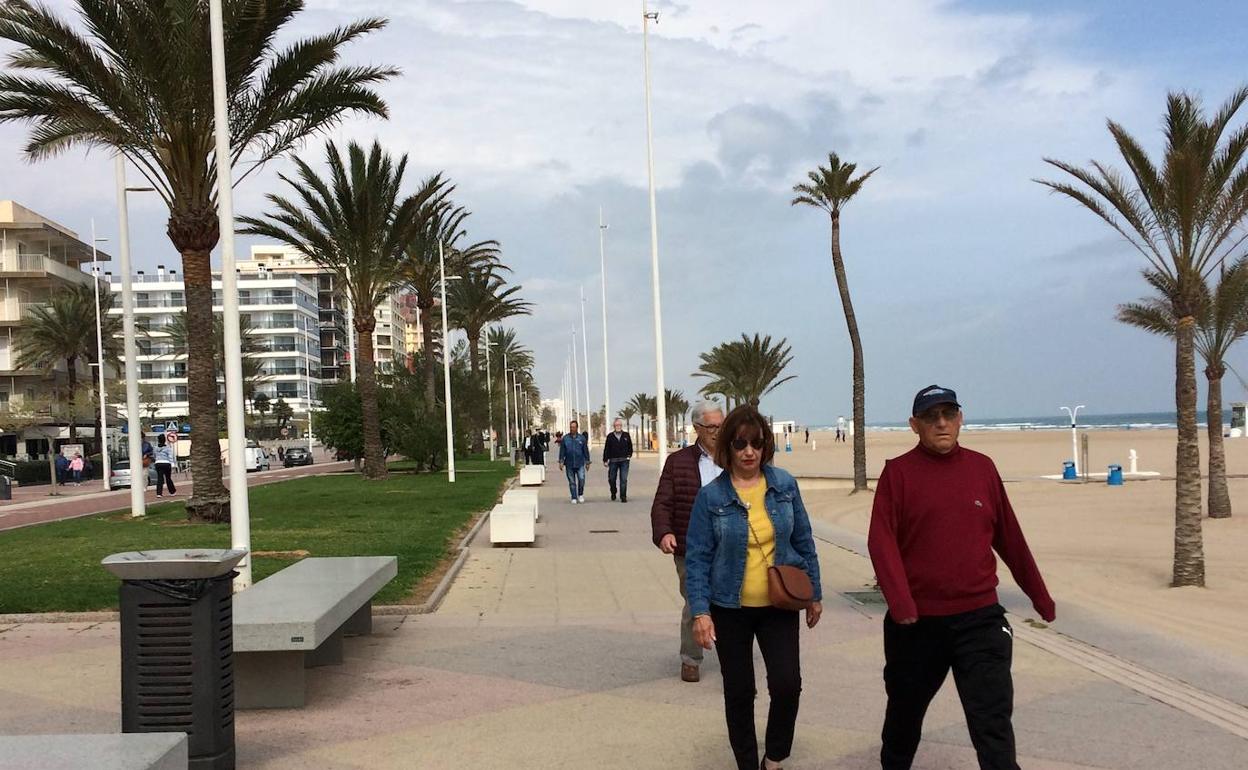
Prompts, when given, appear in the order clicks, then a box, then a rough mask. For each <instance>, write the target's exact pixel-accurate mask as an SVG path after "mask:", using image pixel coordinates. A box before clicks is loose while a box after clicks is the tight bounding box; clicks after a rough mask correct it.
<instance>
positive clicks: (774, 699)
mask: <svg viewBox="0 0 1248 770" xmlns="http://www.w3.org/2000/svg"><path fill="white" fill-rule="evenodd" d="M721 432H722V433H723V436H722V437H721V438H720V439H719V441H718V442H717V443H716V445H715V459H716V461H717V462H718V464H719V465H720V466H722V467H723V468H724V471H723V473H721V474H720V475H719V476H718V477H717V478H716V479H715V480H714V481H712V482H711V483H710V484H708V485H706V486H705V487H703V488H702V491H701V492H699V493H698V497H697V500H696V501H695V502H694V504H693V511H692V512H691V514H690V517H689V534H688V538H687V539H686V545H685V548H686V551H685V564H686V569H687V573H686V574H687V575H688V578H687V582H688V591H689V605H690V606H691V607H692V609H693V616H694V617H693V635H694V639H695V641H696V642H697V643H698V645H700V646H701V647H703V648H705V649H708V650H709V649H711V647H712V646H714V648H715V652H716V654H717V655H718V656H719V667H720V670H721V671H722V673H723V678H724V715H725V719H726V721H727V723H728V743H729V744H730V745H731V746H732V753H733V755H734V756H735V757H736V761H737V768H738V770H754V768H766V769H767V770H774V768H779V767H780V762H781V761H782V760H784V759H787V758H788V756H789V754H790V752H791V751H792V748H793V732H794V729H795V727H796V725H797V709H798V701H799V699H800V696H801V692H802V671H801V655H800V645H799V631H800V626H799V623H798V620H799V618H798V613H799V610H798V609H793V608H788V609H786V608H783V607H776V606H773V605H772V592H771V589H770V585H769V583H770V576H769V572H770V568H771V567H773V566H775V567H779V566H787V567H797V568H799V569H800V570H801V571H802V572H805V573H806V576H807V577H808V578H809V579H810V585H811V588H813V589H814V591H813V601H808V602H807V603H806V604H805V611H806V627H807V628H814V627H815V625H816V624H817V623H818V622H819V617H820V616H821V615H822V614H823V605H822V604H821V603H820V602H821V601H822V599H823V595H822V591H821V589H820V582H819V556H818V554H817V553H816V552H815V538H814V535H813V533H812V532H811V527H810V518H809V516H808V515H807V513H806V507H805V506H804V505H803V504H802V495H801V492H800V491H799V490H798V486H797V481H796V480H795V479H794V478H793V476H791V475H790V474H789V473H788V472H787V471H784V470H782V469H780V468H777V467H775V466H774V465H772V464H771V463H772V459H773V458H774V457H775V454H776V440H775V436H774V434H773V433H772V431H771V428H770V427H769V426H768V425H767V420H766V419H765V418H764V417H763V416H762V415H761V414H759V412H758V410H757V409H755V408H754V407H753V406H750V405H748V404H747V405H743V406H739V407H737V408H736V409H733V410H732V412H731V413H730V414H729V415H728V418H727V419H726V420H724V423H723V427H722V428H721ZM755 639H757V640H758V648H759V651H761V652H762V654H763V663H764V665H766V667H767V692H768V695H770V697H771V704H770V707H769V709H768V713H767V733H766V739H765V741H764V752H763V761H762V764H759V760H758V737H757V734H756V732H755V729H754V697H755V687H754V641H755Z"/></svg>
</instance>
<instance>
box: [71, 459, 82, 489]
mask: <svg viewBox="0 0 1248 770" xmlns="http://www.w3.org/2000/svg"><path fill="white" fill-rule="evenodd" d="M83 465H84V463H83V461H82V453H81V452H74V459H72V460H70V461H69V472H70V473H71V474H72V475H73V477H74V486H76V487H78V486H82V468H83Z"/></svg>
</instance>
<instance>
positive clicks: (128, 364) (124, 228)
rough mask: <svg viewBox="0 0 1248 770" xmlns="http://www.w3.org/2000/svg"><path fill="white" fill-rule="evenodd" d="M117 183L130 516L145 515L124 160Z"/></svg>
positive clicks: (119, 164) (117, 168)
mask: <svg viewBox="0 0 1248 770" xmlns="http://www.w3.org/2000/svg"><path fill="white" fill-rule="evenodd" d="M113 170H114V177H115V178H116V182H117V229H118V235H117V246H118V251H119V252H120V253H119V254H118V257H120V259H121V323H122V326H121V330H122V337H123V339H122V345H123V347H124V351H125V356H126V361H125V370H126V426H127V431H128V432H129V435H128V436H127V442H126V444H127V448H128V450H129V452H128V453H129V455H130V515H131V516H145V515H147V499H146V498H145V497H144V495H145V494H146V492H147V471H146V469H145V468H144V467H143V420H142V418H140V416H139V372H138V369H139V367H138V363H137V361H138V346H137V345H136V344H135V341H134V340H135V332H134V275H133V274H132V273H131V270H130V208H129V206H128V205H127V202H126V192H127V190H129V188H127V187H126V161H125V158H123V157H122V156H121V153H117V157H116V159H115V160H114V162H113Z"/></svg>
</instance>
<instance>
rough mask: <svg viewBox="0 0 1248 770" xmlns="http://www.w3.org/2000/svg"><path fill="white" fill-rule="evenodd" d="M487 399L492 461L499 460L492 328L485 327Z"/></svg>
mask: <svg viewBox="0 0 1248 770" xmlns="http://www.w3.org/2000/svg"><path fill="white" fill-rule="evenodd" d="M485 393H486V396H485V399H486V401H488V402H489V404H490V459H491V460H497V459H498V451H497V450H498V447H496V446H495V443H496V442H495V440H494V371H493V370H492V369H491V368H490V327H488V326H487V327H485Z"/></svg>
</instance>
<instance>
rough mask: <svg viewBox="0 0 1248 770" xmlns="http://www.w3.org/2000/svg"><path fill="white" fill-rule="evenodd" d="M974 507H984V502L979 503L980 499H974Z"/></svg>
mask: <svg viewBox="0 0 1248 770" xmlns="http://www.w3.org/2000/svg"><path fill="white" fill-rule="evenodd" d="M975 507H976V508H983V507H984V504H983V503H981V502H980V501H978V500H976V501H975Z"/></svg>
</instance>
